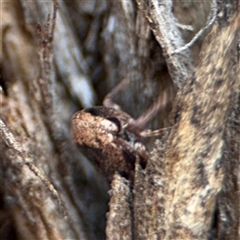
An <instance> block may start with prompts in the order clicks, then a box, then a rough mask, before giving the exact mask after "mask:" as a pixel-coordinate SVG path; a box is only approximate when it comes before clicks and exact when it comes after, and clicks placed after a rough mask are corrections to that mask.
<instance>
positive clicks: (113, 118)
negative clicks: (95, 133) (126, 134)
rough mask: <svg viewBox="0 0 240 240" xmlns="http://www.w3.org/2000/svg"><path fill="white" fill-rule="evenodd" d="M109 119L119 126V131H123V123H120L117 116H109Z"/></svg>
mask: <svg viewBox="0 0 240 240" xmlns="http://www.w3.org/2000/svg"><path fill="white" fill-rule="evenodd" d="M107 120H109V121H111V122H112V123H114V124H115V125H116V126H117V127H118V132H120V131H121V123H120V121H119V120H118V119H117V118H115V117H108V118H107Z"/></svg>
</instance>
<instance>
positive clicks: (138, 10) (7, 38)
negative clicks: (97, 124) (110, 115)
mask: <svg viewBox="0 0 240 240" xmlns="http://www.w3.org/2000/svg"><path fill="white" fill-rule="evenodd" d="M1 7H2V22H1V32H2V54H1V70H2V74H1V76H2V77H1V80H0V86H1V92H0V94H1V113H0V114H1V119H0V129H1V139H0V146H1V156H0V161H1V165H2V168H1V176H2V178H1V180H2V184H1V186H0V194H1V195H0V198H1V209H0V213H1V221H0V233H1V239H238V236H239V231H240V228H239V216H240V213H239V196H238V191H239V182H240V180H239V173H238V172H239V171H238V170H239V169H238V167H239V138H240V130H239V129H240V126H239V114H240V110H239V109H240V107H239V105H240V95H239V88H240V79H239V76H240V74H239V68H240V67H239V56H240V54H239V39H240V33H239V28H240V27H239V26H240V24H239V22H240V14H239V12H240V6H239V3H238V1H237V0H228V1H224V2H223V1H215V0H214V1H213V2H212V3H211V2H210V1H201V2H199V1H187V2H186V1H183V2H181V1H170V0H161V1H160V0H146V1H143V0H136V1H133V0H129V1H124V0H119V1H110V2H109V1H104V0H102V1H81V0H79V1H72V2H68V1H59V3H56V1H55V0H53V1H49V2H43V1H36V2H28V1H24V0H20V1H18V2H16V1H15V2H4V3H2V5H1ZM191 39H196V41H191ZM188 42H190V44H187V43H188ZM122 79H125V81H126V79H127V83H128V84H127V86H125V88H123V89H122V90H121V91H120V92H119V94H117V95H116V96H114V98H113V101H114V102H116V103H117V104H118V105H120V106H121V108H122V110H123V111H125V112H127V113H128V114H130V115H131V116H132V117H134V118H135V119H142V118H141V117H140V116H142V117H144V113H145V116H146V114H147V113H148V114H150V113H151V114H152V115H153V117H152V119H151V121H149V122H148V123H147V125H146V126H145V127H146V128H152V129H157V128H163V130H162V133H161V135H160V136H158V137H157V139H155V140H154V141H152V140H151V139H150V140H149V141H145V142H144V143H145V144H146V146H147V148H148V149H149V152H150V157H149V159H148V162H147V165H146V168H145V169H142V166H141V165H140V164H139V163H138V162H136V163H135V176H134V182H133V184H132V183H130V182H129V181H128V180H127V179H126V178H124V177H123V176H121V175H120V174H118V173H116V174H115V175H114V178H113V180H112V182H111V183H110V184H108V183H107V181H106V180H105V178H104V176H102V175H101V174H100V173H99V172H98V171H96V170H95V167H94V166H92V165H91V164H90V163H89V161H88V160H87V159H86V158H85V157H84V155H82V153H81V152H80V151H79V150H78V149H77V147H76V146H75V144H74V143H73V140H72V136H71V130H70V129H71V127H70V125H71V116H72V115H73V113H74V112H76V111H78V110H80V109H82V108H87V107H90V106H94V105H101V104H102V101H103V98H104V96H106V95H107V94H108V93H109V92H110V91H111V89H113V88H114V87H115V86H117V85H118V84H119V83H120V82H121V81H122ZM156 104H157V106H158V107H157V108H154V107H152V106H155V105H156ZM149 109H150V111H149ZM151 109H152V112H151ZM139 117H140V118H139Z"/></svg>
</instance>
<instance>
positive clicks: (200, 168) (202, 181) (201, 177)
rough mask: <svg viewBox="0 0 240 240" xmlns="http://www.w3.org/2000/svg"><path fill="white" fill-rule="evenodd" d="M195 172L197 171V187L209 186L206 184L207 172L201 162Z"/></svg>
mask: <svg viewBox="0 0 240 240" xmlns="http://www.w3.org/2000/svg"><path fill="white" fill-rule="evenodd" d="M197 171H198V176H199V177H198V178H196V181H197V185H200V186H203V187H204V186H207V185H208V184H209V182H208V176H207V172H206V171H205V166H204V164H203V163H202V162H200V163H198V164H197Z"/></svg>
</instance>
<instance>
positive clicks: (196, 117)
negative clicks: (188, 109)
mask: <svg viewBox="0 0 240 240" xmlns="http://www.w3.org/2000/svg"><path fill="white" fill-rule="evenodd" d="M192 111H193V113H192V117H191V119H190V122H191V124H193V125H195V126H196V127H199V126H200V123H201V122H200V121H201V119H202V108H201V107H200V106H198V105H195V106H194V107H193V110H192Z"/></svg>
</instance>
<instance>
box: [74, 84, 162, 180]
mask: <svg viewBox="0 0 240 240" xmlns="http://www.w3.org/2000/svg"><path fill="white" fill-rule="evenodd" d="M117 88H119V86H117ZM108 97H109V95H107V98H106V99H105V101H104V102H105V104H106V102H107V103H108V104H106V105H112V102H111V104H109V102H110V100H109V98H108ZM114 106H115V107H116V108H119V107H118V105H116V104H114ZM155 108H156V107H155ZM149 112H150V113H152V112H153V110H150V111H148V115H149V116H148V117H146V114H145V115H144V117H141V118H139V119H138V120H134V119H133V118H131V117H130V116H129V115H128V114H127V113H125V112H123V111H121V110H119V109H114V108H110V107H103V106H96V107H92V108H87V109H84V110H82V111H79V112H77V113H75V114H74V115H73V117H72V136H73V140H74V142H76V143H77V144H78V146H79V148H80V150H81V152H82V153H83V154H84V155H85V156H86V157H87V158H88V159H89V160H90V161H92V162H93V164H94V165H95V166H97V167H98V168H99V169H100V171H101V172H102V173H103V175H104V176H106V177H107V179H108V180H109V181H111V180H112V177H113V175H114V173H115V172H116V171H117V172H119V173H120V174H121V175H122V176H125V177H126V178H127V179H130V180H131V181H133V177H134V168H135V162H136V160H137V158H139V162H140V165H141V166H142V167H143V168H144V167H145V166H146V163H147V159H148V152H147V150H146V148H145V146H144V145H143V144H142V143H141V138H142V137H149V136H155V135H158V134H159V132H160V131H159V130H156V131H151V130H148V129H144V128H143V127H142V125H143V124H144V123H145V122H146V121H148V120H149V118H150V117H151V116H150V115H151V114H149Z"/></svg>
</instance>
